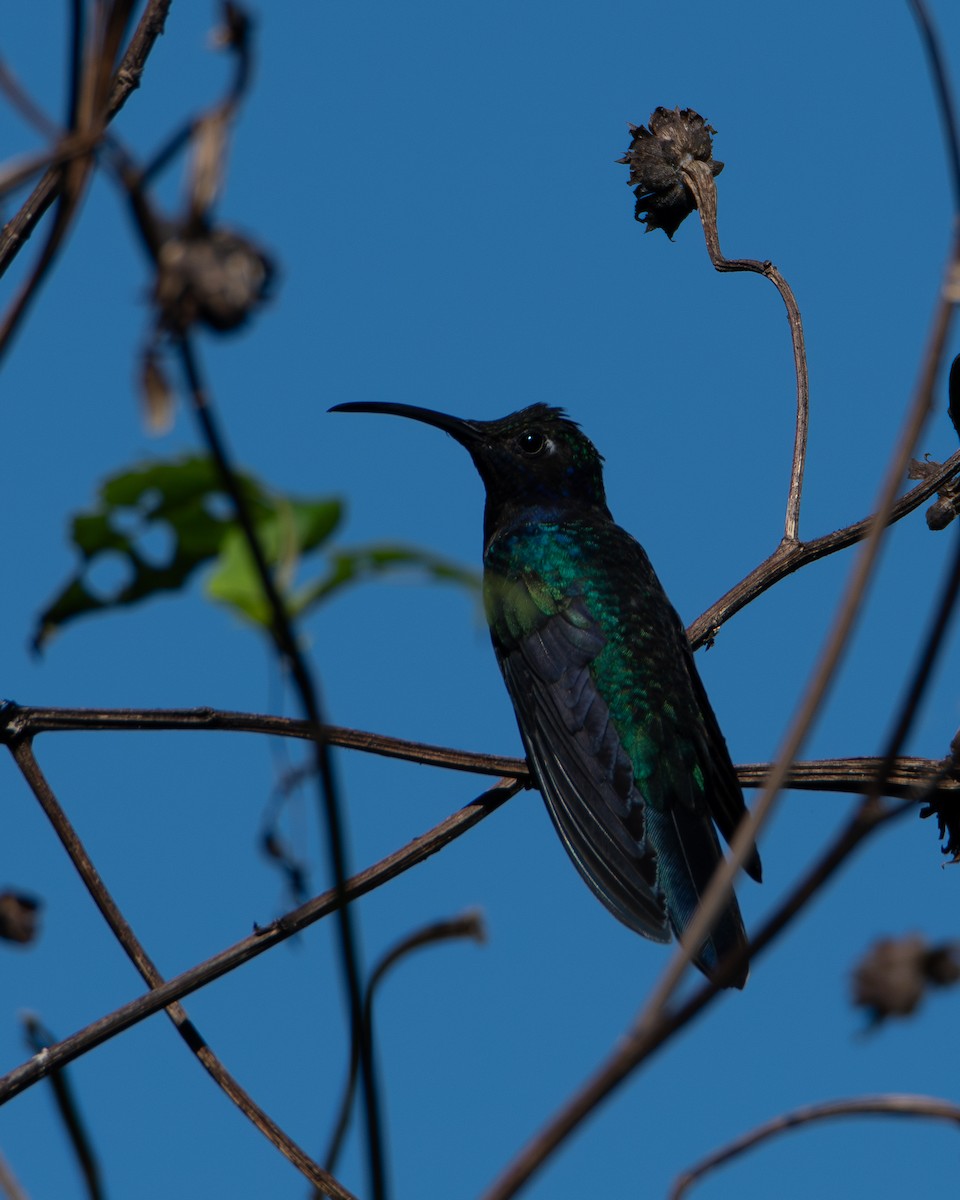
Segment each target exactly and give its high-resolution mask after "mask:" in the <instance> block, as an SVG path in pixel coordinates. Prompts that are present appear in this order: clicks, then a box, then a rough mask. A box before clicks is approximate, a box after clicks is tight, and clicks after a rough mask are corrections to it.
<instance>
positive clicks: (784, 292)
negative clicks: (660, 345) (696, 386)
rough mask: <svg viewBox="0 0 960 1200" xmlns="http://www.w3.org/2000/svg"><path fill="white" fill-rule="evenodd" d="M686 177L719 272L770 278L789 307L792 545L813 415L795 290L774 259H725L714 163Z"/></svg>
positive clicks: (788, 520)
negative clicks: (793, 407)
mask: <svg viewBox="0 0 960 1200" xmlns="http://www.w3.org/2000/svg"><path fill="white" fill-rule="evenodd" d="M682 174H683V178H684V182H685V183H686V185H687V187H688V188H689V189H690V191H691V192H692V194H693V198H694V200H695V201H696V204H697V210H698V212H699V213H700V220H701V223H702V224H703V234H704V238H705V240H706V243H707V253H708V254H709V255H710V261H711V262H712V263H713V266H714V269H715V270H717V271H721V272H725V271H752V272H754V273H755V274H757V275H762V276H763V277H764V278H765V279H769V280H770V282H771V283H772V284H773V286H774V287H775V288H776V289H777V291H778V292H779V293H780V297H781V299H782V300H783V303H784V305H785V306H786V310H787V321H788V322H789V324H790V339H791V342H792V343H793V363H794V368H795V371H796V376H797V420H796V426H795V430H794V438H793V461H792V463H791V466H790V487H789V490H788V492H787V512H786V517H785V518H784V525H783V540H784V541H785V542H786V543H788V544H790V543H793V542H795V541H797V539H798V538H799V536H800V499H801V496H802V494H803V470H804V466H805V464H806V460H807V426H808V423H809V416H810V380H809V377H808V374H807V351H806V347H805V345H804V339H803V322H802V320H801V319H800V306H799V305H798V304H797V301H796V297H795V296H794V294H793V289H792V288H791V287H790V285H789V284H788V283H787V281H786V280H785V279H784V277H783V276H782V275H781V274H780V272H779V271H778V270H777V268H776V267H775V266H774V265H773V263H772V262H769V261H768V262H760V261H759V260H758V259H755V258H724V256H723V252H722V251H721V249H720V234H719V232H718V231H717V185H716V183H715V182H714V178H713V171H712V169H711V164H709V163H706V162H703V161H701V160H700V159H696V158H694V159H691V160H690V161H689V162H688V163H686V164H685V165H684V167H683V171H682Z"/></svg>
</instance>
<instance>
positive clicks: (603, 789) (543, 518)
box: [330, 401, 761, 988]
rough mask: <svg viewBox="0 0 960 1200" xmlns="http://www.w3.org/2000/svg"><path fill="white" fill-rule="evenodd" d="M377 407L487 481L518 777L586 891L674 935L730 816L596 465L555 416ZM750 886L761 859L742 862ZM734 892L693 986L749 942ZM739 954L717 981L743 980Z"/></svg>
mask: <svg viewBox="0 0 960 1200" xmlns="http://www.w3.org/2000/svg"><path fill="white" fill-rule="evenodd" d="M330 411H331V412H363V413H387V414H391V415H393V416H398V417H407V418H409V419H411V420H414V421H420V422H422V423H423V424H425V425H432V426H434V427H435V428H437V429H442V430H443V431H444V432H446V433H448V434H449V435H450V436H451V437H452V438H453V439H454V440H455V441H457V442H459V443H460V445H461V446H463V447H464V448H465V449H466V450H467V452H468V453H469V454H470V457H471V458H472V459H473V463H474V466H475V467H476V468H477V471H478V472H479V474H480V478H481V479H482V480H483V484H484V487H485V489H486V505H485V509H484V517H483V544H484V550H483V600H484V609H485V612H486V617H487V621H488V623H489V626H490V637H491V640H492V642H493V649H494V653H495V654H496V657H497V662H498V663H499V665H500V670H501V672H502V673H503V678H504V682H505V683H506V686H507V691H508V692H509V694H510V699H511V700H512V701H513V707H514V711H515V713H516V718H517V724H518V726H519V728H520V736H521V739H522V741H523V744H524V748H525V749H526V754H527V762H528V764H529V767H530V771H531V775H532V778H533V781H534V782H535V784H536V786H537V788H538V789H539V791H540V792H541V794H542V795H543V798H544V801H545V802H546V806H547V811H548V812H549V814H550V817H551V819H552V821H553V824H554V826H555V827H556V830H557V833H558V834H559V835H560V839H561V841H562V842H563V845H564V846H565V848H566V850H567V853H568V854H569V855H570V858H571V859H572V860H573V863H574V865H575V866H576V868H577V870H578V871H579V872H580V874H581V876H582V877H583V879H584V880H585V881H586V883H587V884H588V886H589V887H590V888H591V889H592V890H593V892H594V893H595V895H596V896H597V897H598V898H599V899H600V900H601V901H602V902H603V904H605V905H606V907H607V908H608V909H609V910H610V912H611V913H613V915H614V916H615V917H617V918H618V919H619V920H620V921H622V922H623V923H624V924H625V925H627V926H628V927H629V928H630V929H633V930H635V931H636V932H637V933H639V934H642V935H643V936H644V937H647V938H651V939H652V940H653V941H656V942H669V941H670V937H671V931H672V932H673V933H674V934H676V936H677V937H680V936H681V935H682V933H683V931H684V929H685V928H686V927H687V925H688V923H689V922H690V920H691V918H692V917H693V914H694V912H695V911H696V909H697V906H698V904H699V902H700V899H701V897H702V895H703V892H704V890H705V888H706V886H707V884H708V883H709V882H710V878H711V876H712V875H713V873H714V871H715V870H716V868H717V865H718V864H719V863H720V861H721V859H722V856H723V854H722V851H721V849H720V843H719V839H718V837H717V830H719V832H720V833H721V834H722V835H723V837H724V839H725V840H726V841H727V842H728V843H729V842H730V841H731V840H732V838H733V835H734V833H735V832H736V829H737V826H738V825H739V823H740V821H741V820H742V819H743V817H744V816H745V812H746V810H745V807H744V802H743V793H742V792H741V790H740V784H739V781H738V780H737V775H736V771H735V769H734V766H733V763H732V761H731V759H730V753H729V751H728V750H727V744H726V742H725V741H724V738H723V734H722V733H721V732H720V727H719V725H718V724H717V719H716V717H715V716H714V713H713V709H712V708H711V707H710V701H709V700H708V698H707V693H706V691H705V689H704V686H703V683H702V682H701V679H700V675H699V673H698V671H697V667H696V664H695V663H694V659H693V653H692V652H691V649H690V645H689V642H688V641H687V636H686V633H685V631H684V627H683V624H682V622H681V620H680V618H679V616H678V615H677V612H676V610H675V609H674V607H673V605H672V604H671V603H670V601H669V600H668V599H667V595H666V593H665V591H664V590H663V587H662V585H661V583H660V581H659V579H658V578H657V576H656V574H655V573H654V570H653V567H652V566H651V565H650V560H649V559H648V557H647V555H646V552H645V551H644V549H643V547H642V546H641V545H640V544H639V542H637V541H635V540H634V539H633V538H632V537H631V536H630V534H629V533H627V532H626V531H625V530H623V529H621V527H620V526H619V525H617V524H616V522H615V521H614V519H613V517H612V516H611V514H610V510H609V509H608V507H607V502H606V495H605V492H604V486H603V468H602V462H603V459H602V457H601V455H600V454H599V453H598V451H597V450H596V448H595V447H594V445H593V443H592V442H591V441H589V439H588V438H587V437H586V436H585V435H584V434H583V433H582V432H581V430H580V427H579V426H578V425H577V424H576V423H575V422H574V421H572V420H571V419H570V418H568V417H567V416H566V415H565V414H564V411H563V410H562V409H560V408H554V407H550V406H548V405H546V404H533V405H531V406H530V407H528V408H523V409H521V410H520V411H519V412H515V413H512V414H511V415H510V416H507V417H503V418H501V419H500V420H496V421H472V420H465V419H462V418H460V417H455V416H450V415H448V414H446V413H441V412H434V411H433V410H432V409H428V408H419V407H416V406H413V405H408V404H392V403H378V402H366V401H364V402H358V403H349V404H337V405H335V406H334V407H333V408H332V409H331V410H330ZM744 869H745V870H746V872H747V874H748V875H750V876H751V877H752V878H753V879H755V880H756V881H757V882H758V883H759V882H760V878H761V868H760V857H759V855H758V853H757V850H756V847H755V846H753V847H751V850H750V853H749V855H748V857H747V859H746V861H745V863H744ZM746 941H747V935H746V932H745V930H744V926H743V920H742V918H741V915H740V908H739V905H738V904H737V900H736V896H735V895H733V894H732V893H731V895H730V898H729V900H728V902H727V904H726V907H725V908H724V909H723V911H722V912H721V913H720V915H719V917H718V918H717V920H716V922H715V923H714V926H713V929H712V931H711V932H710V933H709V934H708V935H707V937H706V939H705V941H704V942H703V944H702V945H701V946H700V947H698V948H697V950H696V952H695V954H694V956H693V961H694V962H695V964H696V965H697V966H698V967H699V968H700V970H701V971H703V973H704V974H705V975H707V976H708V977H712V976H713V975H714V974H715V973H716V968H717V966H718V965H719V963H720V961H721V960H722V959H723V958H725V957H726V956H727V955H729V954H730V953H732V952H733V950H734V949H735V948H737V947H741V946H743V945H745V944H746ZM747 970H748V968H747V965H746V960H744V963H743V966H742V967H741V968H740V970H739V972H738V973H737V974H735V975H734V976H732V977H728V979H727V985H728V986H735V987H740V988H742V987H743V985H744V984H745V983H746V979H747Z"/></svg>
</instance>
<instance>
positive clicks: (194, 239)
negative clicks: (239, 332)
mask: <svg viewBox="0 0 960 1200" xmlns="http://www.w3.org/2000/svg"><path fill="white" fill-rule="evenodd" d="M157 268H158V269H157V284H156V292H155V299H156V302H157V306H158V308H159V309H160V312H161V319H162V323H163V324H164V325H165V326H166V327H167V328H168V329H175V330H184V329H187V328H189V326H190V325H192V324H193V323H194V322H195V321H199V322H201V323H202V324H204V325H207V326H208V327H209V328H211V329H216V330H218V331H219V332H221V333H226V332H229V331H230V330H233V329H237V328H238V327H239V326H241V325H243V324H244V322H245V321H246V320H247V319H248V317H249V316H250V314H251V313H252V312H253V310H254V309H255V308H257V307H258V306H259V305H260V304H262V303H263V302H264V300H266V299H267V298H268V297H269V293H270V284H271V282H272V280H273V278H274V268H273V264H272V263H271V261H270V259H269V258H268V257H267V255H266V254H264V253H263V251H262V250H260V248H259V247H258V246H256V245H255V244H254V243H253V242H252V241H251V240H250V239H249V238H246V237H243V236H242V235H241V234H239V233H235V232H234V231H233V230H230V229H225V228H223V227H222V226H220V227H217V228H214V229H212V230H205V231H203V232H201V233H200V234H197V235H193V236H187V235H184V236H173V237H170V238H168V239H167V240H166V241H165V242H164V243H163V244H162V245H161V247H160V251H159V254H158V255H157Z"/></svg>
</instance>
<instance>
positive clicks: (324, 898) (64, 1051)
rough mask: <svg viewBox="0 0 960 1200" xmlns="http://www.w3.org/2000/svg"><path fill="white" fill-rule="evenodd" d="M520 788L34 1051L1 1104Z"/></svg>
mask: <svg viewBox="0 0 960 1200" xmlns="http://www.w3.org/2000/svg"><path fill="white" fill-rule="evenodd" d="M520 787H521V784H520V782H519V781H518V780H516V779H509V778H505V779H501V780H500V781H499V782H498V783H496V784H495V785H494V786H493V787H492V788H490V789H489V790H488V791H486V792H483V793H482V794H481V795H479V796H477V798H476V799H475V800H473V801H471V802H470V803H469V804H468V805H466V806H465V807H464V808H461V809H460V810H459V811H458V812H455V813H454V814H453V815H452V816H450V817H447V819H446V820H445V821H441V822H440V824H439V825H436V826H434V828H433V829H431V830H429V831H428V832H427V833H425V834H423V835H422V836H421V837H418V838H414V840H413V841H412V842H410V843H408V844H407V845H406V846H404V847H403V848H402V849H400V850H396V851H394V853H393V854H389V855H387V857H386V858H384V859H381V861H380V862H378V863H375V864H374V865H373V866H371V867H368V868H367V869H366V870H364V871H361V872H360V873H359V874H358V875H355V876H354V877H353V878H352V879H350V880H348V881H347V886H346V888H345V893H344V895H343V896H340V895H338V893H337V890H336V889H335V888H331V889H330V890H329V891H327V892H324V893H323V894H322V895H320V896H317V897H315V898H314V899H313V900H310V901H308V902H307V903H306V904H302V905H300V907H299V908H296V909H294V910H293V911H292V912H289V913H287V914H286V915H285V916H283V917H280V918H279V920H276V921H273V922H271V924H270V925H267V926H265V927H264V928H262V929H257V930H256V931H255V932H254V933H253V934H252V935H251V936H250V937H247V938H244V939H243V941H240V942H237V943H236V944H235V945H233V946H230V947H229V948H228V949H226V950H222V951H221V952H220V953H219V954H215V955H214V956H213V957H212V958H208V959H207V960H206V961H205V962H202V963H200V964H199V965H198V966H196V967H191V968H190V970H188V971H184V972H183V973H182V974H180V975H177V976H175V978H173V979H171V980H168V981H167V982H166V983H164V984H162V985H161V986H159V987H156V988H152V989H151V990H150V991H149V992H148V993H147V994H146V995H144V996H141V997H139V998H138V999H137V1000H132V1001H131V1002H130V1003H129V1004H125V1005H124V1006H123V1007H122V1008H118V1009H116V1010H115V1011H114V1012H112V1013H109V1014H107V1015H106V1016H104V1017H101V1018H100V1019H99V1020H98V1021H94V1022H93V1023H92V1024H91V1025H87V1026H86V1027H85V1028H84V1029H81V1030H80V1031H79V1032H78V1033H75V1034H73V1035H72V1036H71V1037H68V1038H65V1039H64V1040H63V1041H62V1042H58V1043H57V1044H56V1045H55V1046H50V1047H48V1049H46V1050H45V1051H43V1052H42V1053H41V1054H38V1055H35V1056H34V1057H33V1058H31V1059H29V1060H28V1061H27V1062H25V1063H23V1064H21V1066H19V1067H17V1068H15V1069H14V1070H13V1071H10V1072H8V1073H7V1074H6V1075H4V1076H3V1077H2V1078H0V1105H2V1104H5V1103H6V1102H7V1101H8V1100H12V1099H13V1097H14V1096H18V1095H19V1094H20V1093H21V1092H23V1091H25V1090H26V1089H27V1088H28V1087H32V1086H33V1084H35V1083H36V1082H37V1081H38V1080H40V1079H43V1078H44V1077H45V1076H46V1075H47V1074H49V1072H50V1071H52V1070H55V1069H56V1068H57V1067H61V1066H63V1065H64V1064H65V1063H69V1062H73V1061H74V1059H77V1058H79V1057H80V1056H81V1055H83V1054H86V1053H87V1052H88V1051H90V1050H92V1049H94V1048H95V1047H96V1046H100V1045H102V1044H103V1043H104V1042H106V1041H109V1040H110V1038H113V1037H116V1036H117V1035H118V1034H120V1033H123V1032H124V1031H125V1030H127V1029H130V1028H131V1027H132V1026H134V1025H138V1024H139V1023H140V1022H141V1021H143V1020H145V1019H146V1018H147V1017H150V1016H153V1014H154V1013H157V1012H160V1011H161V1009H164V1008H166V1007H168V1005H170V1004H172V1003H174V1002H175V1001H177V1000H181V999H182V998H183V997H184V996H187V995H189V994H190V993H191V992H195V991H197V990H198V989H199V988H202V987H205V986H206V985H207V984H208V983H212V982H213V981H214V980H215V979H220V978H222V976H224V975H227V974H229V972H230V971H234V970H236V968H237V967H240V966H242V965H243V964H244V963H247V962H249V961H250V960H251V959H253V958H256V957H257V956H258V955H260V954H263V953H264V952H265V951H267V950H271V949H272V948H273V947H274V946H277V945H279V944H280V943H281V942H284V941H286V940H287V938H290V937H293V936H294V934H297V933H300V932H301V930H303V929H306V928H307V927H308V926H310V925H312V924H313V923H314V922H315V921H319V920H321V919H322V918H323V917H325V916H327V915H329V914H330V913H331V912H334V911H335V910H336V908H337V905H338V904H339V903H341V902H342V901H346V902H349V901H350V900H354V899H357V898H358V897H360V896H364V895H366V894H367V892H371V891H373V890H374V889H375V888H377V887H379V886H380V885H381V884H383V883H387V882H389V881H390V880H391V879H395V878H396V877H397V876H398V875H402V874H403V872H404V871H407V870H409V869H410V867H414V866H416V865H417V864H418V863H421V862H423V861H424V860H425V859H427V858H429V857H430V856H431V855H433V854H436V853H437V851H438V850H442V849H443V848H444V846H447V845H449V843H450V842H452V841H454V840H455V839H456V838H458V837H460V836H461V835H462V834H464V833H466V832H467V831H468V830H469V829H472V828H473V827H474V825H477V824H479V823H480V821H482V820H483V819H484V818H485V817H488V816H489V815H490V814H491V813H493V812H496V810H497V809H498V808H499V807H500V805H501V804H503V803H505V802H506V801H507V800H509V799H510V797H511V796H513V795H515V794H516V793H517V792H518V791H519V790H520Z"/></svg>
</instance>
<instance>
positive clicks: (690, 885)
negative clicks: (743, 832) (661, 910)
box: [646, 804, 749, 988]
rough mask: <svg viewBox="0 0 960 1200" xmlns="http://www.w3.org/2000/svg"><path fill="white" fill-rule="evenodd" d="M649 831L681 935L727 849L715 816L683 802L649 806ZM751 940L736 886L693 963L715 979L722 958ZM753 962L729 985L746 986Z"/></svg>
mask: <svg viewBox="0 0 960 1200" xmlns="http://www.w3.org/2000/svg"><path fill="white" fill-rule="evenodd" d="M646 817H647V836H648V837H649V839H650V841H651V843H652V844H653V846H654V847H655V849H656V852H657V865H658V872H659V873H658V880H657V881H658V883H659V885H660V887H661V889H662V890H663V894H664V896H665V897H666V902H667V914H668V916H669V918H670V924H671V926H672V927H673V931H674V933H675V934H676V935H677V937H678V938H679V937H681V936H682V935H683V932H684V930H685V929H686V928H687V926H688V925H689V924H690V922H691V920H692V919H693V915H694V913H695V912H696V911H697V908H698V907H699V905H700V901H701V900H702V898H703V894H704V892H705V891H706V889H707V885H708V884H709V882H710V880H711V878H712V877H713V873H714V871H715V870H716V869H717V867H718V866H719V864H720V863H721V862H722V861H723V853H722V851H721V850H720V843H719V840H718V839H717V834H716V831H715V829H714V827H713V824H712V823H711V821H710V819H709V818H708V817H707V816H706V815H705V814H702V813H699V812H696V811H694V810H693V809H691V808H689V807H688V806H687V805H684V804H673V805H671V806H670V807H669V808H668V809H667V810H666V811H664V810H662V809H657V808H654V807H653V806H652V805H648V807H647V812H646ZM746 945H747V933H746V930H745V929H744V925H743V918H742V917H741V915H740V906H739V904H738V903H737V898H736V896H735V895H734V894H733V892H732V891H731V893H730V896H729V898H728V900H727V903H726V907H725V908H724V909H723V911H722V912H721V913H720V915H719V916H718V917H717V919H716V921H715V922H714V926H713V929H712V930H711V931H710V934H709V936H708V937H707V938H706V940H705V941H704V943H703V945H702V946H701V947H700V949H699V950H698V952H697V953H696V954H695V955H694V958H693V961H694V963H695V964H696V965H697V966H698V967H699V968H700V970H701V971H703V973H704V975H706V976H707V977H708V978H713V977H714V975H715V974H716V968H717V966H718V965H719V963H720V961H721V960H722V959H724V958H726V957H727V955H729V954H732V953H733V952H734V950H736V949H739V948H740V947H745V946H746ZM748 973H749V966H748V963H747V962H746V960H744V962H743V964H742V965H741V967H740V968H739V969H738V971H737V973H736V974H735V975H733V976H732V977H731V978H730V979H729V982H728V985H727V986H730V987H738V988H742V987H743V985H744V984H745V983H746V982H747V975H748Z"/></svg>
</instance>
